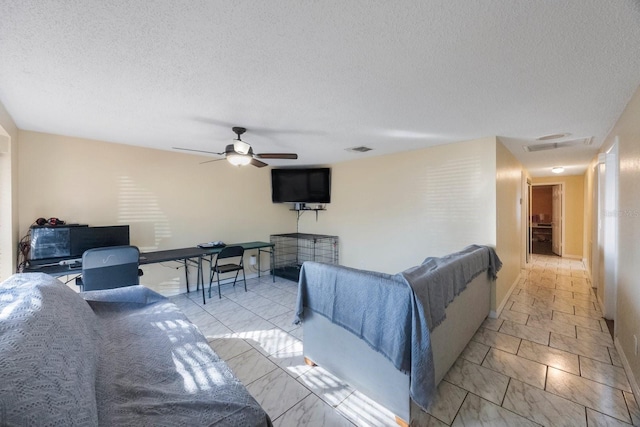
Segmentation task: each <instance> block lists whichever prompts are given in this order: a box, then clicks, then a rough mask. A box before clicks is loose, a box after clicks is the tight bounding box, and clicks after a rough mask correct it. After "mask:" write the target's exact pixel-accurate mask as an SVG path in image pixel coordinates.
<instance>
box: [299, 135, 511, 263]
mask: <svg viewBox="0 0 640 427" xmlns="http://www.w3.org/2000/svg"><path fill="white" fill-rule="evenodd" d="M495 145H496V140H495V138H494V137H491V138H483V139H478V140H473V141H467V142H460V143H456V144H447V145H441V146H436V147H431V148H426V149H422V150H416V151H410V152H403V153H398V154H392V155H386V156H381V157H371V158H367V159H360V160H354V161H349V162H343V163H338V164H335V165H332V171H331V173H332V194H331V199H332V200H331V201H332V203H331V204H329V205H327V211H326V212H320V214H319V215H318V221H317V222H316V220H315V216H314V215H313V214H312V213H305V214H304V215H303V216H302V217H301V219H300V231H301V232H305V233H318V234H330V235H337V236H339V238H340V263H341V264H343V265H347V266H350V267H355V268H361V269H369V270H376V271H383V272H387V273H397V272H400V271H402V270H404V269H406V268H408V267H411V266H413V265H416V264H418V263H420V262H422V261H423V260H424V258H426V257H428V256H441V255H445V254H448V253H451V252H455V251H458V250H460V249H462V248H464V247H465V246H467V245H469V244H473V243H478V244H488V245H495V244H496V214H495V206H496V184H495V182H496V172H495V171H496V155H495ZM291 221H292V225H293V227H294V229H295V215H294V213H293V212H292V213H291ZM518 262H519V261H518Z"/></svg>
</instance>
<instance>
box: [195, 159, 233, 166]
mask: <svg viewBox="0 0 640 427" xmlns="http://www.w3.org/2000/svg"><path fill="white" fill-rule="evenodd" d="M220 160H227V159H226V158H223V159H213V160H207V161H204V162H200V164H201V165H204V164H205V163H211V162H219V161H220Z"/></svg>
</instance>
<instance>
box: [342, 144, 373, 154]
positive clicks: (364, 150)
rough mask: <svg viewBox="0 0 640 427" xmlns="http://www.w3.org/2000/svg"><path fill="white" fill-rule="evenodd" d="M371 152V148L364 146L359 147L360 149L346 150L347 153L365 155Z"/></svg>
mask: <svg viewBox="0 0 640 427" xmlns="http://www.w3.org/2000/svg"><path fill="white" fill-rule="evenodd" d="M371 150H373V148H369V147H365V146H364V145H361V146H360V147H351V148H347V151H353V152H354V153H366V152H367V151H371Z"/></svg>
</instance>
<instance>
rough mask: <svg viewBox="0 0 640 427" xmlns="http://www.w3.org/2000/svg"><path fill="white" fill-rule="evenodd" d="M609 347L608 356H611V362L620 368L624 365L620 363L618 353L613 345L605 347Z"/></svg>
mask: <svg viewBox="0 0 640 427" xmlns="http://www.w3.org/2000/svg"><path fill="white" fill-rule="evenodd" d="M607 348H608V349H609V356H611V363H613V365H614V366H620V367H621V368H622V367H623V366H624V365H623V364H622V359H620V355H619V354H618V350H616V349H615V348H614V347H607Z"/></svg>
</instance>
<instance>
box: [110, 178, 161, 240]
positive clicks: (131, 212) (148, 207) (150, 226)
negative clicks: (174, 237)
mask: <svg viewBox="0 0 640 427" xmlns="http://www.w3.org/2000/svg"><path fill="white" fill-rule="evenodd" d="M118 181H119V182H118V188H119V191H118V223H120V224H129V225H130V226H131V229H132V234H134V235H135V238H136V243H137V244H138V248H139V249H140V251H141V252H148V251H153V250H157V249H158V248H159V245H160V242H161V241H162V240H163V239H167V238H170V237H171V226H170V225H169V220H168V219H167V216H166V215H165V214H164V212H163V211H162V209H161V208H160V205H159V203H158V198H157V197H156V196H155V195H154V193H153V192H151V191H149V190H147V189H145V188H143V187H140V186H139V185H138V184H136V183H135V182H134V180H133V179H132V178H131V177H128V176H121V177H119V178H118Z"/></svg>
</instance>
